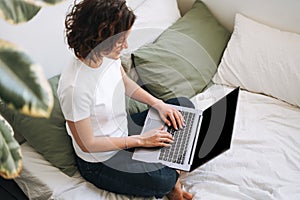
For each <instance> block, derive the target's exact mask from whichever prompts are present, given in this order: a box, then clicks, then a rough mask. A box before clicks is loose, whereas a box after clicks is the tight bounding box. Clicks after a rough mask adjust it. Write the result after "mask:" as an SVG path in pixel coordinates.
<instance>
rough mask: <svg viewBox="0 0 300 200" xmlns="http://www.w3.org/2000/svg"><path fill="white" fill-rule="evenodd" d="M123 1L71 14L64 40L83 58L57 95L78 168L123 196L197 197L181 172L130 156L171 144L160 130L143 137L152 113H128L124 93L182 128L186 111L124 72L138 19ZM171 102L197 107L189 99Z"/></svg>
mask: <svg viewBox="0 0 300 200" xmlns="http://www.w3.org/2000/svg"><path fill="white" fill-rule="evenodd" d="M135 18H136V17H135V15H134V13H133V12H132V11H131V10H130V9H129V8H128V7H127V6H126V3H125V1H124V0H82V1H79V2H75V4H74V6H73V7H72V9H71V11H70V13H68V14H67V16H66V20H65V25H66V37H67V42H68V45H69V47H70V48H71V49H72V50H73V51H74V54H75V56H76V57H77V59H78V60H79V61H80V64H79V65H76V64H74V65H72V66H69V67H67V68H65V69H64V71H63V72H62V74H61V77H60V81H59V86H58V95H59V100H60V104H61V108H62V111H63V114H64V116H65V119H66V127H67V131H68V134H69V135H70V136H71V138H72V142H73V147H74V150H75V153H76V160H77V166H78V169H79V172H80V173H81V175H82V176H83V177H84V178H85V179H86V180H87V181H89V182H91V183H93V184H94V185H95V186H97V187H99V188H101V189H104V190H107V191H111V192H115V193H118V194H124V195H130V196H141V197H151V196H155V197H156V198H162V197H163V196H164V195H167V196H168V197H169V199H174V200H175V199H191V198H192V195H191V194H190V193H188V192H185V191H183V190H182V188H181V183H180V180H179V172H178V171H176V170H174V169H171V168H169V167H166V166H163V165H161V164H157V163H144V162H139V161H135V160H132V149H133V148H135V147H145V148H148V147H166V146H169V145H170V143H172V141H173V138H172V135H171V134H169V133H168V132H166V131H163V130H162V128H161V127H158V128H157V129H155V130H150V131H148V132H147V133H146V134H145V135H139V133H140V131H141V127H142V126H143V123H144V120H145V117H146V114H147V111H144V112H142V113H137V114H134V115H132V116H129V115H128V116H127V113H126V105H125V95H128V96H130V97H131V98H134V99H136V100H138V101H140V102H143V103H146V104H148V105H149V106H151V107H154V108H155V109H156V110H157V111H158V112H159V114H160V116H161V118H162V120H164V121H165V122H166V123H167V124H168V125H169V126H173V127H174V128H175V129H178V128H181V127H182V126H184V120H183V118H182V115H181V114H180V112H178V111H177V110H176V109H174V108H173V107H172V106H170V105H168V104H167V103H165V102H163V101H162V100H160V99H157V98H155V97H153V96H152V95H150V94H149V93H147V92H146V91H145V90H143V89H142V88H141V87H140V86H138V85H137V84H136V83H135V82H134V81H132V80H131V79H129V78H128V77H127V75H126V74H125V72H124V70H123V68H122V66H121V61H120V58H119V57H120V53H121V51H122V50H123V49H124V48H127V37H128V34H130V29H131V27H132V25H133V23H134V21H135ZM168 103H173V104H181V105H186V106H193V105H192V104H191V102H190V101H189V100H188V99H185V98H178V99H172V100H170V101H168Z"/></svg>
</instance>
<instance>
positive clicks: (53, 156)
mask: <svg viewBox="0 0 300 200" xmlns="http://www.w3.org/2000/svg"><path fill="white" fill-rule="evenodd" d="M58 80H59V77H58V76H55V77H53V78H51V79H49V83H50V85H51V88H52V91H53V94H54V107H53V110H52V113H51V115H50V118H49V119H46V118H34V117H30V116H27V115H23V114H20V113H18V112H17V111H14V110H11V109H9V108H7V107H6V106H4V105H2V106H1V107H0V112H1V114H2V115H3V116H4V117H5V118H6V119H7V121H8V122H9V123H10V124H11V125H12V127H13V129H14V130H15V131H16V132H18V133H20V134H22V135H23V137H24V138H25V139H26V141H27V142H28V144H30V145H31V146H32V147H33V148H34V149H35V150H36V151H37V152H39V153H40V154H41V155H43V156H44V158H45V159H47V160H48V161H49V162H50V163H51V164H52V165H54V166H55V167H57V168H59V169H60V170H61V171H62V172H64V173H65V174H67V175H68V176H72V175H74V173H75V172H76V170H77V167H76V162H75V153H74V150H73V146H72V141H71V138H70V137H69V135H68V134H67V131H66V128H65V119H64V117H63V114H62V111H61V109H60V105H59V101H58V98H57V93H56V89H57V84H58Z"/></svg>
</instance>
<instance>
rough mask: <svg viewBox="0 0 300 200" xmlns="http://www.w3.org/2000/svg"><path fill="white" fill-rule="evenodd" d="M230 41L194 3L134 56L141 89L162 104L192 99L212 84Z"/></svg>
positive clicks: (200, 3) (220, 28) (209, 14)
mask: <svg viewBox="0 0 300 200" xmlns="http://www.w3.org/2000/svg"><path fill="white" fill-rule="evenodd" d="M229 37H230V33H229V31H228V30H226V29H225V28H224V27H223V26H222V25H221V24H219V22H218V21H217V20H216V19H215V17H214V16H213V15H212V14H211V12H210V11H209V10H208V8H207V7H206V6H205V4H204V3H203V2H201V1H200V0H196V2H195V3H194V5H193V7H192V8H191V10H189V11H188V12H187V13H186V14H185V15H184V16H183V17H182V18H181V19H179V20H178V21H177V22H175V24H173V25H172V26H171V27H169V28H168V29H167V30H166V31H164V32H163V33H162V34H161V35H160V37H159V38H158V39H157V40H156V41H155V42H154V43H151V44H148V45H146V46H143V47H141V48H140V49H138V50H137V51H135V52H134V56H133V57H134V58H133V61H134V65H135V68H136V71H137V73H138V75H139V78H140V80H141V82H142V85H143V86H144V87H145V88H146V89H147V90H148V91H149V92H150V93H152V94H153V95H154V96H156V97H160V98H162V99H164V100H166V99H169V98H172V97H178V96H184V97H188V98H190V97H192V96H194V95H195V94H197V93H199V92H201V91H202V90H203V89H204V88H205V87H206V85H207V84H208V83H209V82H210V81H211V78H212V77H213V75H214V74H215V72H216V70H217V66H218V64H219V62H220V59H221V57H222V54H223V51H224V49H225V47H226V44H227V42H228V40H229Z"/></svg>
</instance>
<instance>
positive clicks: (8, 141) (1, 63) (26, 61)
mask: <svg viewBox="0 0 300 200" xmlns="http://www.w3.org/2000/svg"><path fill="white" fill-rule="evenodd" d="M62 1H64V0H1V1H0V17H1V18H2V19H4V20H5V21H7V22H8V23H12V24H16V25H17V24H20V23H26V22H27V21H29V20H30V19H32V18H33V17H34V16H35V15H36V14H37V13H38V12H39V11H40V9H41V8H42V7H43V6H47V5H54V4H56V3H59V2H62ZM0 104H6V105H7V106H8V107H9V108H11V109H16V110H18V111H20V112H21V113H23V114H27V115H31V116H36V117H49V116H50V114H51V111H52V107H53V94H52V91H51V88H50V85H49V84H48V81H47V79H46V77H45V76H44V74H43V71H42V68H41V67H40V66H39V65H37V64H35V63H34V62H33V61H32V60H31V59H30V57H29V56H28V55H27V54H26V53H25V52H24V51H23V50H21V49H20V48H18V46H17V45H15V44H13V43H11V42H8V41H4V40H1V39H0ZM13 134H14V132H13V129H12V127H11V126H10V125H9V123H8V122H7V121H6V120H5V119H4V118H3V117H2V115H1V113H0V175H1V176H2V177H4V178H15V177H17V176H18V175H19V174H20V172H21V169H22V154H21V151H20V146H19V144H18V142H17V141H16V140H15V139H14V137H13Z"/></svg>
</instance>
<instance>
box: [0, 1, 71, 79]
mask: <svg viewBox="0 0 300 200" xmlns="http://www.w3.org/2000/svg"><path fill="white" fill-rule="evenodd" d="M72 2H73V0H66V1H65V2H63V3H60V4H57V5H54V6H47V7H44V8H42V9H41V10H40V12H39V13H38V14H37V15H36V16H35V17H34V18H33V19H32V20H30V21H29V22H27V23H24V24H20V25H11V24H8V23H7V22H5V21H4V20H2V19H0V38H1V39H4V40H8V41H10V42H13V43H15V44H17V45H18V46H20V47H21V48H22V49H24V50H25V51H26V52H27V53H28V55H29V56H30V57H31V58H32V60H33V61H34V62H36V63H38V64H39V65H41V66H42V68H43V69H44V73H45V75H46V77H47V78H50V77H52V76H53V75H56V74H58V73H60V72H61V70H62V68H63V67H64V66H66V65H69V64H70V63H71V62H72V59H73V54H72V52H71V51H70V50H69V49H68V47H67V45H66V41H65V36H64V19H65V16H66V13H67V11H68V8H69V5H70V4H71V3H72Z"/></svg>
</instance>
